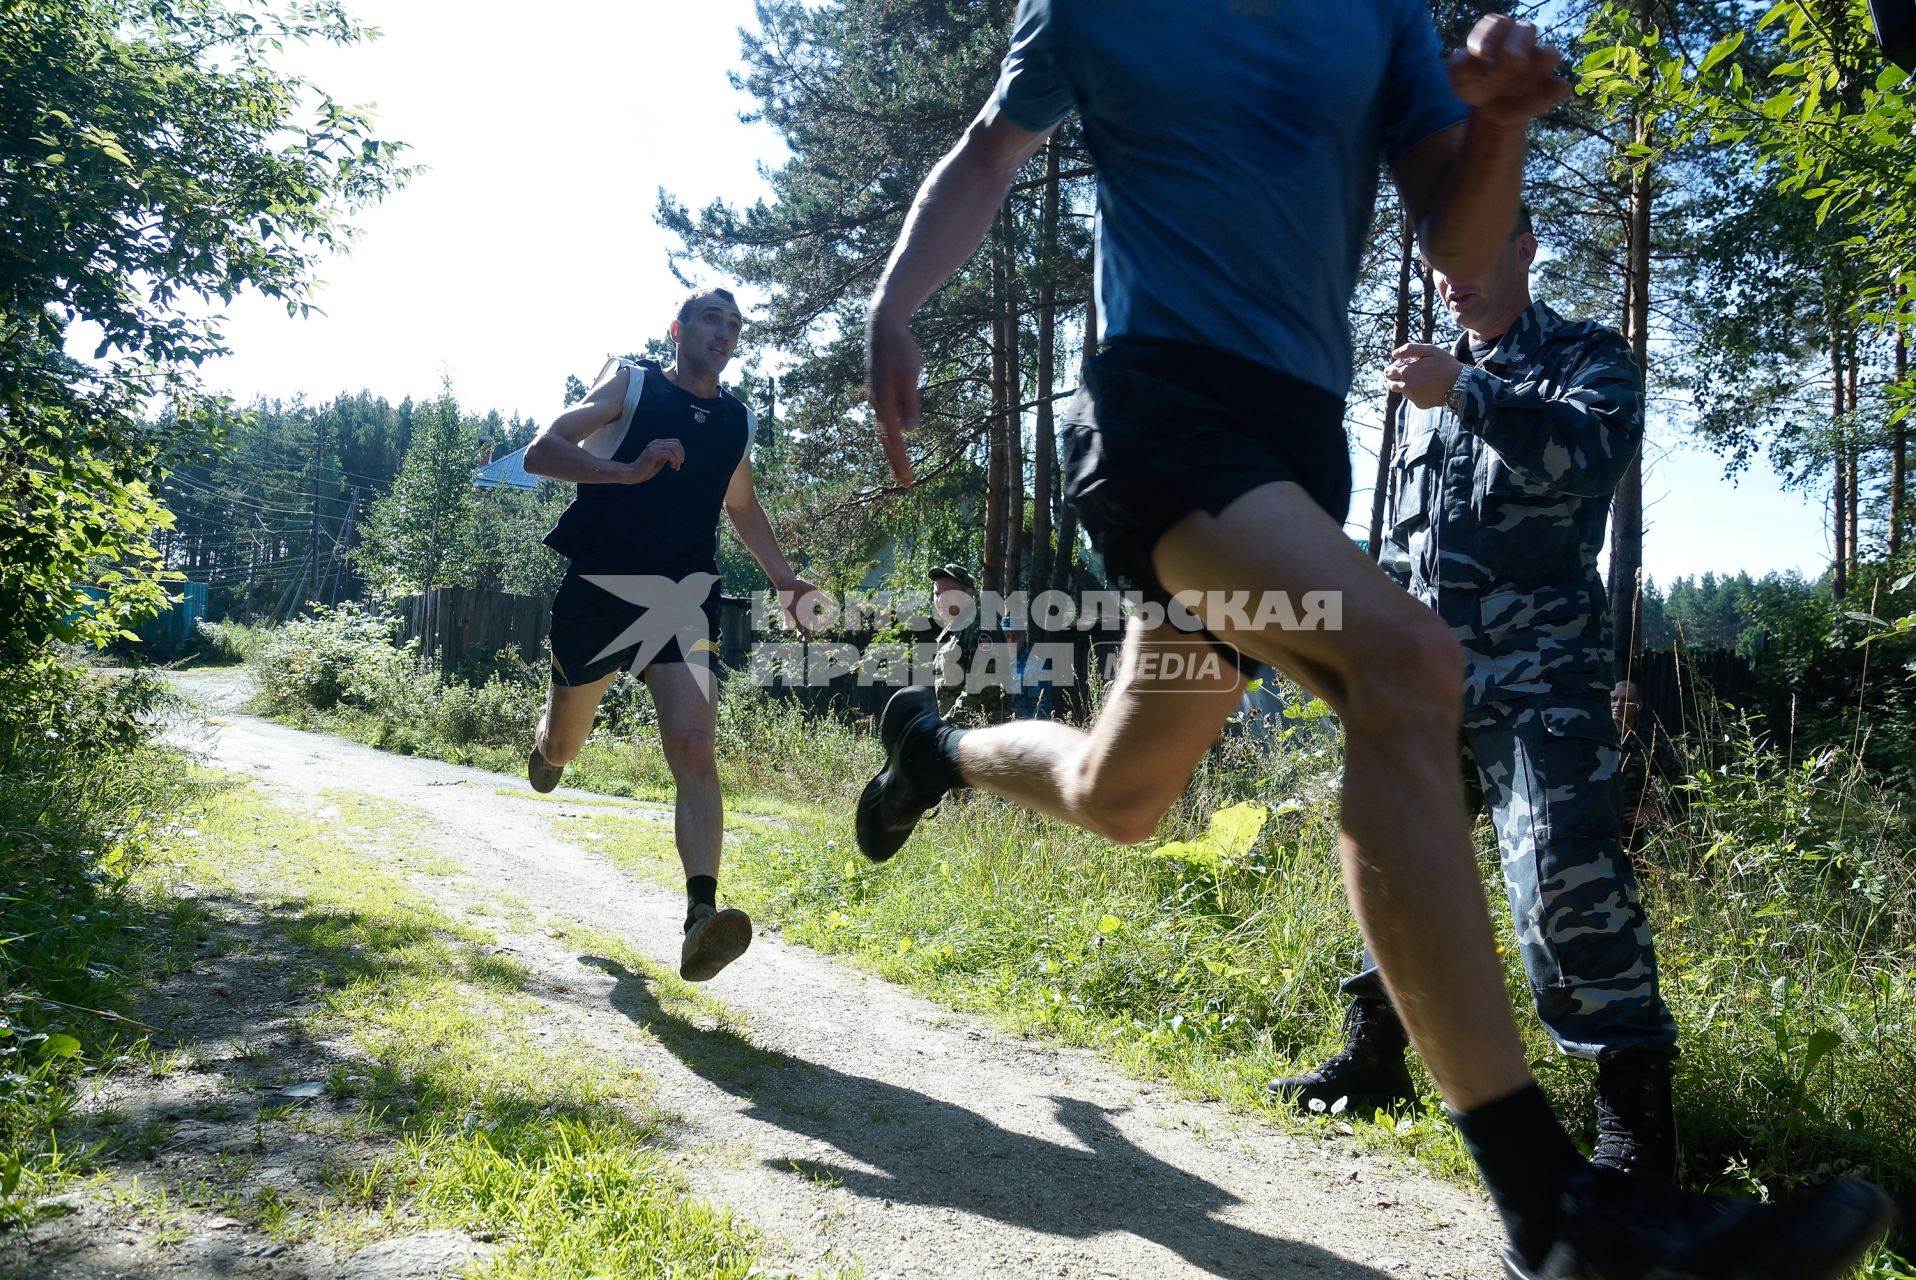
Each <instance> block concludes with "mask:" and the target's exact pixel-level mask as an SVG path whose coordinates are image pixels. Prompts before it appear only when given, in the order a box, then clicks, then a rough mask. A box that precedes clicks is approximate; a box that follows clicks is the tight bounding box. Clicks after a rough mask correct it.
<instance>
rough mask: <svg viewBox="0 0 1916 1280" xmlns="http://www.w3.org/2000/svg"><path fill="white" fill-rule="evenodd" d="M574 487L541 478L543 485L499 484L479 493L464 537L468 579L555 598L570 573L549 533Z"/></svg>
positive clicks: (473, 583) (518, 592)
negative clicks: (552, 545) (549, 543)
mask: <svg viewBox="0 0 1916 1280" xmlns="http://www.w3.org/2000/svg"><path fill="white" fill-rule="evenodd" d="M572 494H573V486H571V485H569V484H560V483H558V482H557V481H555V480H541V481H539V487H538V488H537V489H516V488H514V487H513V486H511V485H503V484H502V485H499V486H498V487H497V488H493V489H481V490H479V491H478V492H477V494H476V495H475V496H474V499H473V503H472V507H471V510H470V513H469V522H468V524H467V526H466V531H465V533H464V536H463V538H462V541H463V542H464V543H465V545H466V547H467V548H468V551H467V552H466V555H465V573H464V575H463V576H464V578H465V583H464V585H467V586H474V587H483V588H487V589H490V590H494V591H510V592H512V593H513V594H514V595H521V596H551V595H553V594H555V593H557V591H558V590H559V582H560V580H561V579H563V578H564V577H565V568H566V564H565V559H564V558H563V557H562V556H560V555H559V553H558V552H556V551H554V550H552V548H550V547H548V546H546V545H545V536H546V534H547V533H548V532H549V531H550V530H551V529H552V526H553V525H555V524H557V523H558V522H559V515H560V513H561V512H563V511H564V510H565V509H566V505H567V504H568V503H570V502H571V501H572Z"/></svg>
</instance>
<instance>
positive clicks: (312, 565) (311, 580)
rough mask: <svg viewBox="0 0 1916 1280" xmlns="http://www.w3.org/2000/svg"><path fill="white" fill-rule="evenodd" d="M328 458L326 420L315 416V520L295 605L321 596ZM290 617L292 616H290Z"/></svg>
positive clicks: (310, 532) (307, 543) (307, 535)
mask: <svg viewBox="0 0 1916 1280" xmlns="http://www.w3.org/2000/svg"><path fill="white" fill-rule="evenodd" d="M325 458H326V419H325V418H324V417H323V416H321V415H319V414H315V415H314V416H313V519H312V524H311V527H310V528H309V529H308V531H307V534H306V568H305V571H304V572H303V573H302V575H301V580H300V590H299V601H298V603H297V604H295V605H294V608H295V609H297V608H298V607H299V605H301V604H305V603H306V601H307V600H309V599H312V598H314V597H316V596H318V595H319V584H320V577H321V574H320V569H319V486H320V481H321V479H322V478H323V477H324V475H325ZM289 616H290V615H289Z"/></svg>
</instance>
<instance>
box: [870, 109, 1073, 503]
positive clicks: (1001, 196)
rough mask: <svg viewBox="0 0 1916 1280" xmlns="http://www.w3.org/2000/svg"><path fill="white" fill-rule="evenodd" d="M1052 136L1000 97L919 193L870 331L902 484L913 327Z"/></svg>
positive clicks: (913, 414) (874, 375) (881, 428)
mask: <svg viewBox="0 0 1916 1280" xmlns="http://www.w3.org/2000/svg"><path fill="white" fill-rule="evenodd" d="M1047 136H1048V134H1047V133H1033V132H1031V131H1030V130H1029V129H1021V128H1019V127H1018V126H1017V125H1015V124H1013V123H1012V122H1011V121H1010V120H1009V119H1007V118H1006V117H1005V115H1004V113H1003V112H1002V111H1000V110H999V109H998V100H997V98H996V96H995V95H994V96H993V98H992V100H991V101H990V102H987V103H986V104H985V108H984V110H982V111H980V112H979V113H978V118H977V119H975V120H973V121H972V122H971V125H970V127H969V128H967V129H966V130H965V135H964V137H962V138H960V139H959V140H958V144H957V145H956V146H954V147H953V148H952V149H951V150H950V151H948V152H946V153H945V155H944V158H943V159H941V160H939V162H938V163H937V164H936V165H935V166H933V168H932V171H931V174H930V175H929V176H928V177H927V178H926V179H925V184H924V185H923V186H922V187H920V188H918V198H917V199H916V200H914V201H913V202H912V207H911V213H910V215H909V216H907V217H906V219H905V229H904V230H903V231H902V232H901V233H900V234H899V237H898V244H897V247H896V248H894V249H893V250H892V255H891V261H890V262H888V263H887V264H886V265H885V274H884V275H883V276H882V277H881V278H880V279H879V282H878V288H877V290H876V291H875V292H874V293H873V294H872V300H871V311H870V313H869V319H868V321H867V324H866V331H865V360H866V370H867V375H868V376H867V394H868V395H869V397H870V399H871V404H872V412H873V413H874V414H876V415H877V418H878V434H879V440H880V441H881V442H882V443H883V444H884V447H885V457H886V459H887V460H888V461H889V462H890V463H891V473H892V475H893V476H894V477H896V478H897V480H898V483H900V484H903V485H909V484H911V482H912V474H911V458H910V456H909V455H908V454H907V453H906V452H905V442H904V439H903V436H902V435H901V432H903V431H909V430H911V429H912V428H913V427H915V426H917V425H918V375H919V372H920V364H919V357H918V342H917V340H916V339H915V338H913V337H912V334H911V329H910V328H909V321H910V320H911V316H912V313H913V312H914V311H916V310H918V308H919V306H920V305H922V304H923V303H924V301H925V299H926V298H928V297H930V296H931V294H932V291H933V290H934V289H936V288H937V287H938V286H939V285H941V284H943V283H944V282H945V280H946V279H947V278H948V277H950V275H951V273H952V272H954V271H956V270H957V269H958V268H959V267H961V266H963V265H964V263H965V259H967V258H969V257H970V256H971V255H972V254H973V253H974V252H976V251H977V248H978V245H979V242H980V241H982V240H983V239H984V238H985V232H986V231H987V230H988V229H989V228H990V227H991V220H992V219H993V218H994V217H996V216H997V214H998V209H999V206H1001V205H1002V204H1004V200H1005V193H1006V192H1008V191H1009V190H1010V189H1011V180H1012V178H1013V177H1015V176H1016V175H1017V172H1018V169H1019V167H1020V166H1022V165H1023V164H1024V162H1025V161H1026V160H1029V159H1030V158H1031V156H1032V154H1033V153H1034V152H1036V151H1037V149H1038V148H1039V147H1040V146H1041V145H1042V144H1043V143H1044V140H1045V138H1046V137H1047Z"/></svg>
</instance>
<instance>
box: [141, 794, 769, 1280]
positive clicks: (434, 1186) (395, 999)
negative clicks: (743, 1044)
mask: <svg viewBox="0 0 1916 1280" xmlns="http://www.w3.org/2000/svg"><path fill="white" fill-rule="evenodd" d="M201 831H202V841H201V844H200V846H199V848H198V849H196V850H195V851H193V853H191V854H190V855H188V856H186V857H184V858H183V859H182V860H181V861H180V862H179V863H176V865H175V866H174V868H173V870H172V874H173V875H175V876H185V877H192V878H197V877H198V876H199V875H200V874H202V873H204V874H207V875H209V876H210V875H213V874H215V869H219V870H221V871H223V872H224V874H225V875H226V876H227V877H228V878H229V880H230V882H231V883H232V884H233V885H234V886H236V888H237V889H238V890H239V891H243V892H246V893H247V894H249V895H250V896H252V897H253V898H254V899H255V900H259V901H263V902H265V903H268V904H270V905H271V907H272V908H273V911H272V915H271V921H272V923H271V925H270V928H271V929H272V930H273V931H274V932H275V933H276V934H277V935H278V936H279V937H280V938H281V939H282V940H283V941H285V942H287V943H288V944H290V945H291V946H292V947H293V948H294V949H295V950H296V951H297V952H298V953H299V954H300V955H301V956H302V958H303V960H304V962H305V963H307V964H309V965H311V966H312V967H313V968H314V970H315V971H316V972H318V973H320V974H322V975H324V980H325V982H326V984H327V985H326V988H325V990H324V992H323V993H322V995H321V997H320V1004H321V1008H320V1011H319V1012H318V1013H316V1014H315V1015H313V1017H312V1018H311V1019H309V1023H310V1026H309V1034H311V1035H312V1036H313V1037H315V1038H319V1037H338V1036H340V1035H342V1034H343V1035H345V1036H348V1037H349V1038H350V1040H351V1042H352V1043H353V1044H354V1045H355V1046H356V1049H357V1052H358V1053H359V1054H360V1055H362V1057H363V1062H362V1063H361V1064H360V1065H359V1066H358V1067H356V1068H354V1069H353V1070H350V1071H348V1070H344V1069H340V1070H336V1071H335V1072H333V1073H332V1074H331V1075H330V1076H329V1077H328V1079H327V1081H326V1085H327V1089H328V1091H329V1092H330V1093H332V1094H334V1095H335V1096H337V1097H340V1098H345V1099H350V1100H352V1101H354V1102H356V1103H357V1106H358V1108H359V1113H358V1118H357V1120H356V1121H355V1126H356V1130H357V1131H358V1132H359V1133H360V1135H361V1136H362V1137H371V1138H374V1139H377V1140H379V1141H381V1142H382V1143H388V1144H391V1151H390V1152H389V1154H387V1155H384V1156H382V1157H380V1158H378V1159H377V1160H375V1161H374V1162H373V1163H372V1165H370V1166H369V1167H354V1166H351V1165H334V1166H330V1167H329V1168H328V1169H327V1171H326V1179H325V1195H324V1197H322V1200H321V1202H319V1203H314V1202H313V1200H312V1197H311V1195H310V1193H303V1192H299V1191H288V1192H284V1193H282V1192H280V1191H277V1190H272V1194H270V1195H267V1194H266V1193H265V1192H262V1193H260V1194H258V1195H255V1196H253V1197H251V1198H249V1199H246V1200H244V1201H242V1202H237V1203H235V1205H234V1209H235V1210H236V1211H237V1213H238V1214H239V1215H240V1216H243V1217H244V1219H245V1220H247V1221H250V1222H252V1223H254V1224H255V1225H256V1226H258V1227H259V1228H260V1229H262V1230H265V1231H267V1232H269V1233H272V1234H276V1235H279V1236H282V1237H285V1238H298V1237H299V1236H301V1235H303V1234H307V1233H312V1232H319V1233H322V1234H325V1235H327V1236H329V1237H334V1238H337V1239H340V1240H345V1241H353V1240H357V1239H360V1238H362V1237H363V1236H364V1235H365V1234H366V1233H367V1232H369V1231H379V1230H392V1229H395V1227H396V1226H397V1223H398V1222H399V1221H401V1220H403V1221H405V1222H409V1223H413V1224H418V1225H433V1226H450V1227H456V1228H459V1229H462V1230H465V1231H468V1232H472V1233H475V1234H484V1235H486V1236H488V1237H494V1238H496V1239H497V1240H499V1241H500V1244H499V1247H498V1249H497V1251H496V1252H495V1253H493V1254H492V1255H491V1256H490V1257H489V1258H488V1259H487V1260H486V1262H485V1263H484V1264H483V1265H482V1267H481V1269H480V1272H479V1273H480V1274H486V1275H501V1276H505V1275H510V1276H515V1277H517V1276H531V1277H555V1278H556V1277H575V1276H576V1277H588V1276H602V1275H657V1276H667V1275H701V1276H715V1277H733V1276H739V1277H742V1276H744V1275H746V1274H747V1273H748V1272H750V1270H751V1268H752V1265H753V1260H754V1258H755V1256H756V1245H755V1243H754V1239H753V1237H752V1234H751V1233H750V1231H749V1230H748V1229H746V1228H744V1227H743V1226H741V1225H740V1224H738V1223H736V1222H735V1221H734V1220H733V1219H732V1217H731V1216H730V1214H729V1213H727V1212H726V1211H724V1210H721V1209H716V1208H714V1207H712V1206H709V1205H706V1204H704V1203H702V1202H699V1201H697V1200H695V1199H692V1198H691V1197H690V1196H689V1195H688V1193H687V1189H686V1187H685V1184H684V1182H683V1179H682V1178H681V1177H680V1176H679V1175H678V1173H677V1172H676V1171H675V1170H674V1169H673V1168H672V1167H671V1165H670V1163H669V1161H668V1160H667V1158H666V1157H665V1156H664V1155H662V1154H661V1152H660V1150H659V1148H660V1144H661V1143H662V1141H663V1140H664V1138H665V1129H664V1122H663V1121H662V1119H661V1118H660V1116H659V1113H657V1111H656V1110H655V1108H654V1106H653V1103H652V1091H651V1086H650V1084H649V1082H647V1081H646V1080H645V1079H644V1078H642V1077H641V1076H640V1075H639V1074H638V1073H637V1072H635V1071H634V1070H632V1069H631V1068H629V1067H627V1066H624V1065H623V1064H621V1063H620V1062H618V1061H617V1060H616V1059H614V1058H612V1057H611V1056H610V1055H608V1054H606V1053H605V1052H604V1051H602V1050H599V1049H596V1048H594V1047H592V1046H591V1045H589V1044H587V1043H585V1042H584V1041H583V1040H581V1039H578V1038H575V1037H570V1036H560V1037H558V1039H557V1041H556V1042H551V1043H540V1038H539V1037H537V1036H535V1035H534V1034H533V1031H532V1027H531V1023H530V1018H531V1016H532V1015H533V1013H534V1012H535V1010H536V1005H535V1003H534V1002H533V1000H532V999H531V998H530V997H529V996H528V995H526V994H525V989H526V987H527V985H528V979H529V974H528V972H527V970H526V968H525V966H524V965H523V964H521V963H520V962H518V961H516V960H513V959H511V958H510V957H507V956H505V955H502V954H499V953H497V952H495V951H492V950H490V949H489V948H488V946H487V944H488V943H490V942H491V937H490V935H489V934H487V933H486V932H484V931H483V930H479V929H475V928H474V927H472V926H471V925H469V924H465V923H463V922H461V921H460V920H457V919H455V918H453V917H452V916H450V915H448V914H447V913H446V912H445V911H444V910H442V909H441V908H440V907H439V906H437V905H436V904H434V903H432V902H431V901H429V900H427V899H426V898H424V897H423V896H422V895H421V894H420V893H419V892H418V891H417V890H415V889H413V888H412V887H411V886H410V885H408V884H407V883H406V881H405V880H404V879H403V878H402V877H401V876H399V875H397V874H394V873H393V872H392V871H391V870H389V869H387V868H386V867H384V866H382V865H380V864H379V863H378V862H376V861H375V860H374V859H373V858H372V857H371V856H369V855H368V854H366V853H365V852H363V851H362V850H361V849H360V848H359V847H358V846H357V844H356V843H355V842H353V841H350V840H347V839H343V838H342V837H341V835H340V833H339V832H338V831H336V830H333V829H330V828H328V827H326V826H323V825H321V824H319V823H317V822H315V821H313V820H311V819H308V818H306V817H303V816H301V815H298V814H292V813H288V812H286V811H284V810H282V809H280V808H278V807H277V806H275V805H273V804H272V803H271V801H270V800H269V799H268V798H267V797H266V796H264V795H263V794H262V793H260V792H259V791H258V789H256V788H250V787H247V788H242V787H233V788H231V789H229V790H227V791H225V792H224V793H223V794H220V795H218V796H216V797H215V798H214V799H213V800H212V802H211V803H210V804H209V806H208V811H207V814H206V816H205V819H204V821H203V822H202V824H201ZM269 1190H271V1189H269Z"/></svg>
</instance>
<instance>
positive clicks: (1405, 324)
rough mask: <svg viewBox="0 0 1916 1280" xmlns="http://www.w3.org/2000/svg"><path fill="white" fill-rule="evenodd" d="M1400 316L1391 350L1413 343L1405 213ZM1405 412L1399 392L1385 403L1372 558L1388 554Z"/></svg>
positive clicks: (1410, 245)
mask: <svg viewBox="0 0 1916 1280" xmlns="http://www.w3.org/2000/svg"><path fill="white" fill-rule="evenodd" d="M1397 240H1398V255H1397V316H1396V318H1395V321H1394V322H1393V324H1392V325H1391V331H1390V336H1391V347H1392V348H1393V349H1395V348H1397V347H1401V346H1403V345H1404V344H1405V343H1406V342H1409V341H1410V268H1411V264H1412V263H1413V262H1415V261H1416V259H1417V236H1416V233H1415V230H1414V228H1412V226H1411V224H1410V211H1409V210H1408V209H1406V210H1404V211H1403V213H1402V216H1401V217H1400V218H1399V220H1398V228H1397ZM1403 412H1404V398H1403V397H1402V396H1401V395H1399V394H1397V393H1396V392H1395V391H1393V392H1391V393H1390V394H1389V395H1388V396H1386V397H1385V399H1384V434H1383V436H1382V438H1381V439H1379V441H1378V442H1377V484H1376V486H1375V487H1374V488H1373V489H1372V490H1371V493H1370V558H1371V559H1372V560H1376V559H1378V558H1379V557H1381V556H1382V555H1383V554H1384V506H1385V502H1386V499H1387V498H1388V497H1389V496H1390V462H1391V455H1392V454H1393V453H1395V452H1396V450H1397V421H1398V419H1399V418H1400V417H1401V416H1402V415H1403Z"/></svg>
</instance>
